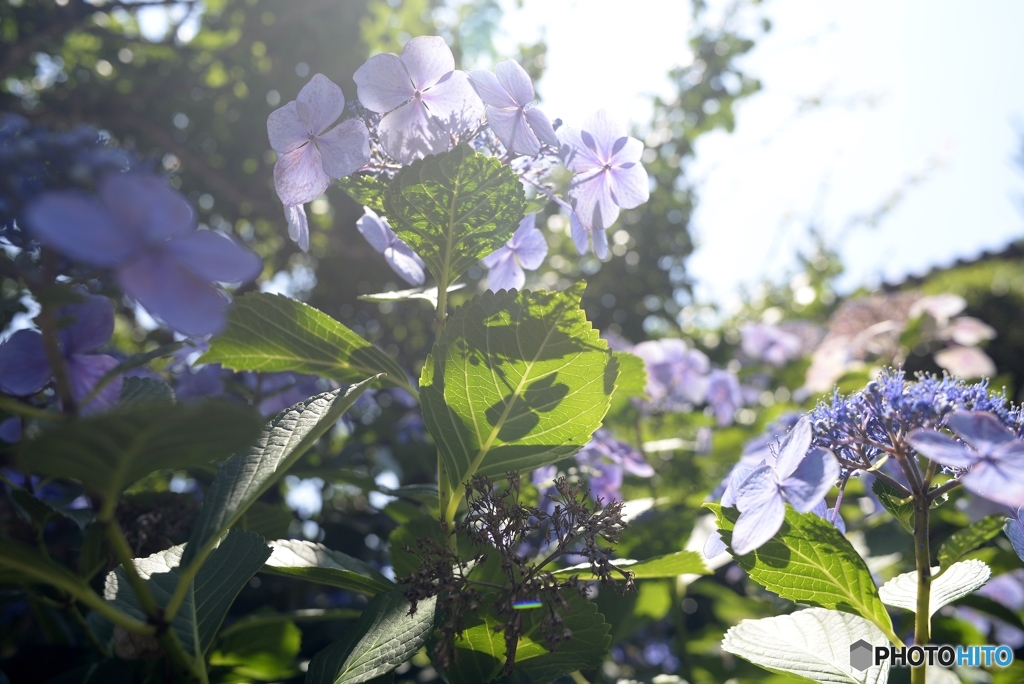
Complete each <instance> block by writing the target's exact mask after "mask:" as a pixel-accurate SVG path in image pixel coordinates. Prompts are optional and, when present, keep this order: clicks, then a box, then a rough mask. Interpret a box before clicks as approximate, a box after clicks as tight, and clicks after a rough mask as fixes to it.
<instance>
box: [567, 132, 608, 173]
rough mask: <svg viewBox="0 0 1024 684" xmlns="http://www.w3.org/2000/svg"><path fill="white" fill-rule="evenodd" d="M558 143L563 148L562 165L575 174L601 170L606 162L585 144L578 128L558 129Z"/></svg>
mask: <svg viewBox="0 0 1024 684" xmlns="http://www.w3.org/2000/svg"><path fill="white" fill-rule="evenodd" d="M558 141H559V143H560V146H561V153H562V163H564V164H565V168H567V169H569V170H570V171H572V172H574V173H582V172H584V171H590V170H593V169H599V168H601V166H603V165H604V161H603V160H602V159H601V158H600V157H598V156H597V153H595V152H594V151H593V150H592V149H590V148H589V147H587V145H586V143H584V142H583V137H582V132H581V131H580V130H579V129H578V128H573V127H571V126H563V127H562V128H560V129H558Z"/></svg>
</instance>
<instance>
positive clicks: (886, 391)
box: [810, 370, 1022, 462]
mask: <svg viewBox="0 0 1024 684" xmlns="http://www.w3.org/2000/svg"><path fill="white" fill-rule="evenodd" d="M957 411H987V412H989V413H991V414H992V415H993V416H995V417H996V418H998V419H999V420H1000V421H1001V422H1002V423H1003V425H1005V426H1006V427H1007V428H1008V429H1009V430H1011V431H1012V432H1013V433H1014V434H1016V435H1018V436H1019V435H1020V434H1021V429H1022V427H1021V420H1022V416H1021V414H1020V412H1019V410H1017V409H1012V408H1011V407H1009V406H1008V402H1007V400H1006V397H1005V396H1003V397H1000V396H998V395H993V394H990V393H989V389H988V383H987V382H985V381H982V382H978V383H974V384H967V383H965V382H963V381H961V380H956V379H954V378H950V377H948V376H943V377H936V376H931V375H924V374H919V375H918V376H917V379H916V380H915V381H910V380H908V379H907V377H906V374H905V373H904V372H903V371H893V370H888V371H884V372H882V373H881V374H880V375H879V377H878V379H877V380H875V381H873V382H870V383H868V385H867V387H865V388H864V389H863V390H860V391H859V392H854V393H853V394H851V395H849V396H845V397H844V396H842V395H840V394H839V393H838V392H835V394H834V395H833V397H832V398H831V400H830V401H828V402H821V403H819V404H818V406H817V407H815V409H814V410H813V411H812V412H811V414H810V416H811V422H812V423H813V424H814V441H815V444H816V445H817V446H820V447H824V448H826V449H831V450H832V451H834V452H835V453H836V455H837V456H839V457H840V458H842V459H845V460H847V461H852V462H860V461H861V459H862V458H863V457H866V458H867V459H868V460H869V461H871V462H874V461H875V460H876V459H877V458H879V457H880V456H881V455H882V454H883V450H882V449H880V448H879V447H878V446H875V445H878V444H881V445H890V444H891V435H906V434H908V433H909V432H910V431H911V430H913V429H915V428H931V427H941V426H942V425H944V421H945V419H946V418H947V417H948V416H949V415H951V414H953V413H955V412H957ZM892 446H899V445H892Z"/></svg>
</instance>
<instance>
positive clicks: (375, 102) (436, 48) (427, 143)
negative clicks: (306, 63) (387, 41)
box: [352, 36, 484, 164]
mask: <svg viewBox="0 0 1024 684" xmlns="http://www.w3.org/2000/svg"><path fill="white" fill-rule="evenodd" d="M352 78H353V79H354V80H355V82H356V88H357V89H358V95H359V101H360V102H361V103H362V104H363V106H364V107H366V108H367V109H369V110H370V111H373V112H377V113H378V114H380V115H381V119H380V123H379V124H378V125H377V134H378V135H379V136H380V144H381V146H382V147H383V148H384V151H385V152H387V153H388V155H390V156H391V157H392V158H393V159H395V160H396V161H398V162H399V163H402V164H409V163H411V162H412V161H413V160H415V159H420V158H422V157H425V156H427V155H430V154H437V153H438V152H444V151H445V150H447V149H448V148H449V147H450V145H451V139H452V136H454V135H458V134H459V133H461V132H462V131H465V130H466V129H468V128H470V127H471V126H474V125H476V124H477V123H479V121H480V120H481V119H482V118H483V115H484V106H483V102H481V101H480V97H479V96H478V95H477V94H476V91H475V90H473V87H472V86H471V85H470V84H469V77H468V75H467V74H466V72H464V71H457V70H456V69H455V57H454V56H453V55H452V51H451V48H449V47H448V45H447V43H445V42H444V39H443V38H440V37H438V36H419V37H417V38H413V39H412V40H410V41H409V42H408V43H406V44H405V47H404V48H403V49H402V56H401V57H399V56H398V55H393V54H390V53H384V54H379V55H374V56H373V57H371V58H370V59H368V60H367V61H366V63H365V64H363V65H362V66H361V67H359V68H358V69H357V70H356V73H355V74H354V75H353V76H352Z"/></svg>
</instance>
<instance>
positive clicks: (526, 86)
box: [494, 59, 534, 107]
mask: <svg viewBox="0 0 1024 684" xmlns="http://www.w3.org/2000/svg"><path fill="white" fill-rule="evenodd" d="M494 75H495V76H496V77H497V79H498V83H500V84H501V86H502V88H504V89H505V91H506V92H507V93H508V94H509V95H510V96H511V97H512V99H513V100H514V101H515V103H516V104H517V105H519V106H520V107H525V106H526V105H528V104H530V103H531V102H533V100H534V92H533V82H532V81H531V80H530V75H529V74H528V73H526V69H524V68H523V67H522V66H521V65H520V64H519V62H517V61H515V60H514V59H506V60H505V61H504V62H499V63H498V64H497V66H495V67H494Z"/></svg>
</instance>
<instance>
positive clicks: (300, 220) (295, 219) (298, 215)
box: [284, 204, 309, 252]
mask: <svg viewBox="0 0 1024 684" xmlns="http://www.w3.org/2000/svg"><path fill="white" fill-rule="evenodd" d="M284 217H285V220H286V221H288V237H289V238H291V240H292V242H297V243H298V245H299V249H301V250H302V251H303V252H308V251H309V220H308V219H307V218H306V208H305V207H304V206H302V205H301V204H297V205H295V206H293V207H285V208H284Z"/></svg>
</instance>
